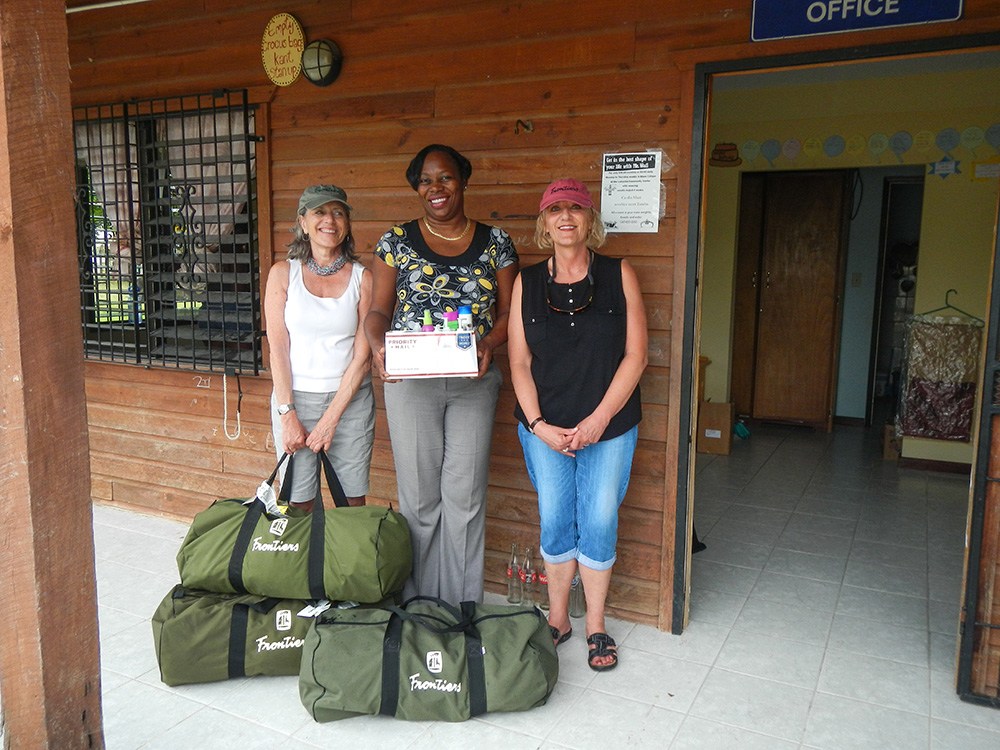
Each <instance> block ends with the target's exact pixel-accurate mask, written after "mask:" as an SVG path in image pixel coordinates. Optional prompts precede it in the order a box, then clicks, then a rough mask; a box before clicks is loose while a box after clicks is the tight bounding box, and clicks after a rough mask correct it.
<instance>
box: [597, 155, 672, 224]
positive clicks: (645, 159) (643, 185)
mask: <svg viewBox="0 0 1000 750" xmlns="http://www.w3.org/2000/svg"><path fill="white" fill-rule="evenodd" d="M661 156H662V152H661V151H641V152H639V153H634V154H605V155H604V173H603V179H602V182H601V218H603V219H604V225H605V226H606V227H607V228H608V231H609V232H615V233H621V232H650V233H653V232H656V230H657V229H658V228H659V224H660V157H661Z"/></svg>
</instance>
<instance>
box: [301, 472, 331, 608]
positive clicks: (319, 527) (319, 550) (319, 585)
mask: <svg viewBox="0 0 1000 750" xmlns="http://www.w3.org/2000/svg"><path fill="white" fill-rule="evenodd" d="M316 494H317V495H319V494H320V493H319V492H317V493H316ZM309 515H310V516H311V519H310V523H311V524H312V525H311V526H310V527H309V557H308V559H307V560H306V568H307V570H306V572H307V574H308V576H309V596H311V597H312V598H313V599H326V587H325V586H324V585H323V568H324V566H325V564H326V510H325V509H324V508H323V498H321V497H317V498H316V500H315V501H314V502H313V507H312V513H310V514H309Z"/></svg>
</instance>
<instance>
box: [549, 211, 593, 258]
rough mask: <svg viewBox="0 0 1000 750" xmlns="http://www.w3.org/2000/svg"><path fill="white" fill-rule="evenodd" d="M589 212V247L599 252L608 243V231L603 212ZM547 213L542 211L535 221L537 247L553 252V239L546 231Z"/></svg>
mask: <svg viewBox="0 0 1000 750" xmlns="http://www.w3.org/2000/svg"><path fill="white" fill-rule="evenodd" d="M588 210H589V211H590V231H589V232H588V233H587V247H589V248H590V249H591V250H599V249H600V248H602V247H604V243H605V242H607V241H608V230H607V229H606V228H605V227H604V220H603V219H602V218H601V212H600V211H598V210H597V209H596V208H591V209H588ZM545 213H546V212H545V211H541V212H540V213H539V214H538V218H537V219H536V220H535V245H536V246H537V247H538V248H539V249H541V250H551V249H552V238H551V237H549V233H548V232H546V231H545Z"/></svg>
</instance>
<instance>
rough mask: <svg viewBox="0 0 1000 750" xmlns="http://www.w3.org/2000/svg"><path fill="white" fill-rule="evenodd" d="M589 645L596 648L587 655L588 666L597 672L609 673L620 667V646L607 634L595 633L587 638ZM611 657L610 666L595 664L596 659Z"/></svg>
mask: <svg viewBox="0 0 1000 750" xmlns="http://www.w3.org/2000/svg"><path fill="white" fill-rule="evenodd" d="M587 645H589V646H594V648H592V649H591V650H590V652H589V653H588V654H587V666H588V667H590V668H591V669H593V670H594V671H595V672H607V671H608V670H609V669H614V668H615V667H617V666H618V644H617V643H615V639H614V638H612V637H611V636H610V635H608V634H607V633H594V634H593V635H592V636H590V637H588V638H587ZM607 656H610V657H611V658H612V659H613V661H612V662H611V663H610V664H595V663H594V659H600V658H602V657H607Z"/></svg>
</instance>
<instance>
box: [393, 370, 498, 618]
mask: <svg viewBox="0 0 1000 750" xmlns="http://www.w3.org/2000/svg"><path fill="white" fill-rule="evenodd" d="M501 380H502V376H501V374H500V371H499V370H498V369H497V367H496V365H491V366H490V368H489V370H488V371H487V373H486V375H484V376H483V378H482V379H481V380H474V379H471V378H428V379H424V380H420V379H417V380H402V381H399V382H396V383H386V384H385V389H384V392H385V410H386V416H387V417H388V421H389V437H390V439H391V440H392V455H393V461H394V462H395V465H396V484H397V487H398V489H397V495H398V498H399V510H400V512H401V513H402V514H403V515H404V516H405V517H406V520H407V522H408V523H409V525H410V534H411V536H412V539H413V575H412V576H411V577H410V580H409V581H408V582H407V584H406V588H404V590H403V594H404V596H407V597H409V596H413V595H415V594H422V595H424V596H436V597H439V598H441V599H444V600H445V601H448V602H452V603H456V604H457V603H458V602H462V601H469V600H471V601H477V602H481V601H482V599H483V554H484V551H483V546H484V543H485V536H486V485H487V479H488V473H489V465H490V446H491V444H492V440H493V421H494V417H495V416H496V403H497V394H498V393H499V391H500V382H501Z"/></svg>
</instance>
